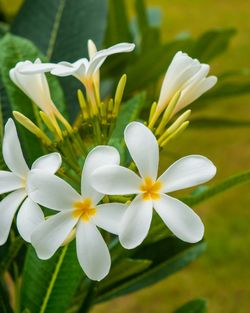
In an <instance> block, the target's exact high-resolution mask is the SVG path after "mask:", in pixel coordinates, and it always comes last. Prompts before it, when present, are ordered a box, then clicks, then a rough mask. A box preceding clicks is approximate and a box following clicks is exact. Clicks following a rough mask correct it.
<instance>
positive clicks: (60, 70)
mask: <svg viewBox="0 0 250 313" xmlns="http://www.w3.org/2000/svg"><path fill="white" fill-rule="evenodd" d="M134 48H135V45H134V44H133V43H119V44H116V45H114V46H112V47H110V48H108V49H103V50H100V51H95V46H93V42H89V56H90V60H88V59H87V58H82V59H79V60H77V61H75V62H73V63H69V62H65V61H63V62H60V63H58V64H54V63H42V64H32V65H31V64H30V65H27V66H26V67H25V68H23V69H22V72H23V73H26V74H31V73H32V74H34V73H43V72H51V74H53V75H56V76H69V75H73V76H75V77H76V78H77V79H79V80H80V81H81V82H82V83H83V84H85V85H86V84H87V82H88V81H89V79H90V78H91V77H92V76H93V75H94V74H95V73H96V72H97V71H98V70H99V68H100V67H101V66H102V64H103V63H104V61H105V60H106V58H107V57H108V56H110V55H112V54H116V53H122V52H131V51H133V50H134Z"/></svg>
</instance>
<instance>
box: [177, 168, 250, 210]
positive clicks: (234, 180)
mask: <svg viewBox="0 0 250 313" xmlns="http://www.w3.org/2000/svg"><path fill="white" fill-rule="evenodd" d="M248 182H250V171H246V172H243V173H240V174H236V175H233V176H231V177H229V178H227V179H225V180H224V181H222V182H220V183H218V184H215V185H214V186H211V187H208V188H206V189H204V190H203V191H202V190H201V191H200V192H199V193H197V194H193V195H192V194H191V195H190V196H187V197H183V198H181V200H182V201H183V202H185V203H186V204H188V205H190V206H193V205H196V204H198V203H200V202H202V201H204V200H207V199H209V198H211V197H214V196H216V195H217V194H219V193H221V192H224V191H226V190H228V189H230V188H233V187H235V186H238V185H240V184H243V183H248Z"/></svg>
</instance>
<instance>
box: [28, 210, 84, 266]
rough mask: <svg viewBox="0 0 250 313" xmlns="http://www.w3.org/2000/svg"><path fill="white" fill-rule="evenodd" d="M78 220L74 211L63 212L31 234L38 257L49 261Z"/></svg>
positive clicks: (50, 218)
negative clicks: (73, 213)
mask: <svg viewBox="0 0 250 313" xmlns="http://www.w3.org/2000/svg"><path fill="white" fill-rule="evenodd" d="M77 221H78V219H76V218H73V215H72V210H68V211H63V212H60V213H57V214H55V215H53V216H51V217H49V218H48V219H47V220H46V221H43V222H41V223H40V224H39V225H38V226H37V228H36V230H35V231H34V232H33V233H32V234H31V244H32V245H33V247H34V248H35V250H36V253H37V255H38V257H39V258H40V259H42V260H47V259H49V258H50V257H52V256H53V254H54V253H55V252H56V251H57V249H58V248H59V247H60V246H61V245H62V243H63V242H64V240H65V239H66V238H67V237H68V235H69V234H70V232H71V230H72V229H73V227H74V226H75V225H76V223H77Z"/></svg>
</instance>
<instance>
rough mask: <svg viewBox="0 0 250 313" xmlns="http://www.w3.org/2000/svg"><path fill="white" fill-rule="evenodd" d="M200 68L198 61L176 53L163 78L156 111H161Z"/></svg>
mask: <svg viewBox="0 0 250 313" xmlns="http://www.w3.org/2000/svg"><path fill="white" fill-rule="evenodd" d="M200 67H201V64H200V62H199V61H198V60H196V59H192V58H191V57H189V56H188V55H187V54H186V53H182V52H180V51H179V52H177V53H176V55H175V56H174V58H173V60H172V62H171V64H170V65H169V68H168V70H167V72H166V75H165V77H164V80H163V83H162V87H161V92H160V97H159V100H158V105H157V110H158V111H162V110H163V109H164V108H165V105H166V104H167V103H168V101H169V100H170V99H171V98H172V97H173V96H174V94H175V93H176V92H177V91H178V90H179V89H180V88H182V87H183V86H184V85H185V83H186V81H188V80H189V79H190V78H191V77H192V76H193V75H195V74H196V73H197V72H198V71H199V69H200Z"/></svg>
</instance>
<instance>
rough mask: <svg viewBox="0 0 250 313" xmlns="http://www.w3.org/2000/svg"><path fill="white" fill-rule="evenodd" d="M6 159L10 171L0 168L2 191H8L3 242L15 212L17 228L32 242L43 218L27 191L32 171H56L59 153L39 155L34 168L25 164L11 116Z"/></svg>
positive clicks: (1, 222) (0, 205)
mask: <svg viewBox="0 0 250 313" xmlns="http://www.w3.org/2000/svg"><path fill="white" fill-rule="evenodd" d="M3 158H4V161H5V163H6V165H7V166H8V168H9V169H10V171H0V193H1V194H3V193H9V192H10V193H9V194H8V195H7V196H6V197H5V198H4V199H3V200H2V201H1V202H0V245H2V244H4V243H5V242H6V240H7V238H8V235H9V232H10V228H11V224H12V220H13V218H14V216H15V213H16V211H17V210H18V208H19V207H20V209H19V212H18V214H17V228H18V231H19V233H20V235H21V236H22V237H23V239H24V240H26V241H28V242H29V241H30V235H31V232H32V231H33V230H34V229H35V227H36V226H37V225H38V224H39V223H40V222H41V221H43V220H44V215H43V212H42V210H41V208H40V207H39V206H38V205H37V204H36V203H34V202H33V201H32V200H31V199H30V197H29V196H28V193H27V185H28V184H30V174H31V173H32V172H33V171H34V170H35V171H36V172H43V173H45V172H46V173H51V174H53V173H55V172H56V171H57V170H58V169H59V167H60V165H61V157H60V154H59V153H51V154H48V155H45V156H42V157H40V158H38V159H37V160H36V161H35V162H34V163H33V165H32V167H31V170H30V169H29V168H28V165H27V164H26V162H25V160H24V157H23V153H22V150H21V146H20V142H19V140H18V136H17V132H16V127H15V124H14V122H13V120H12V119H9V120H8V122H7V123H6V125H5V133H4V138H3Z"/></svg>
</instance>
